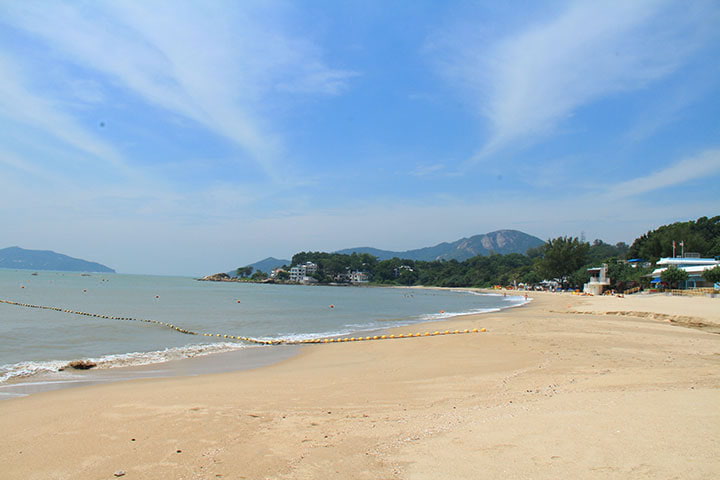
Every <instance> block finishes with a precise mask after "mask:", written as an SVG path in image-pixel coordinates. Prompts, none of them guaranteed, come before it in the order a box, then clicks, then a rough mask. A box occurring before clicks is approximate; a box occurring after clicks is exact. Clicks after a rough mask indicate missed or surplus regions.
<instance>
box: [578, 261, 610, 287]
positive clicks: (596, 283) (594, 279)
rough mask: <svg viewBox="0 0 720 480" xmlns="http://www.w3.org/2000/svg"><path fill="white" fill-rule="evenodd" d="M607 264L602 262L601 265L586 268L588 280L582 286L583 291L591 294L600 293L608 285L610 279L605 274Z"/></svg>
mask: <svg viewBox="0 0 720 480" xmlns="http://www.w3.org/2000/svg"><path fill="white" fill-rule="evenodd" d="M607 270H608V266H607V263H603V264H602V267H592V268H588V273H589V274H590V281H589V282H588V283H586V284H585V286H584V287H583V292H585V293H591V294H593V295H602V293H603V290H605V287H607V286H609V285H610V279H609V278H608V276H607Z"/></svg>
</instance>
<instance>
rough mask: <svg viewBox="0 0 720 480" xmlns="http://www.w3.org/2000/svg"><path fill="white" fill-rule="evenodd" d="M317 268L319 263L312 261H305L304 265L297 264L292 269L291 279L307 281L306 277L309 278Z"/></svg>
mask: <svg viewBox="0 0 720 480" xmlns="http://www.w3.org/2000/svg"><path fill="white" fill-rule="evenodd" d="M317 269H318V266H317V264H315V263H312V262H305V263H304V264H302V265H295V266H294V267H292V268H291V269H290V281H291V282H297V283H303V282H305V281H306V279H309V278H310V276H311V275H312V274H313V273H315V272H317ZM307 281H309V280H307Z"/></svg>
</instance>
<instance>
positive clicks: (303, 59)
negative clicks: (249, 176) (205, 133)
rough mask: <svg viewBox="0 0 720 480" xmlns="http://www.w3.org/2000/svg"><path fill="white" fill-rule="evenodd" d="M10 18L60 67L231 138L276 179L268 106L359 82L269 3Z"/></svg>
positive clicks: (28, 9) (24, 10)
mask: <svg viewBox="0 0 720 480" xmlns="http://www.w3.org/2000/svg"><path fill="white" fill-rule="evenodd" d="M273 6H274V7H278V5H275V4H273ZM6 10H7V14H6V15H5V21H7V22H10V23H12V24H13V25H14V26H16V27H19V28H22V29H24V30H25V31H27V32H30V33H31V34H33V35H35V36H36V37H38V38H41V39H42V40H43V41H44V42H46V43H47V45H48V47H49V48H51V51H52V52H54V55H55V56H56V58H57V59H59V60H69V61H71V62H73V63H75V64H76V65H77V66H79V67H81V68H83V69H86V71H88V72H93V73H94V74H97V73H100V74H101V75H104V76H106V77H107V78H108V79H109V80H110V81H112V82H113V83H115V84H116V85H119V86H120V87H122V88H125V89H128V90H130V91H132V92H133V93H134V94H136V95H138V96H140V97H141V98H143V99H144V100H145V101H146V102H149V103H150V104H152V105H155V106H159V107H162V108H164V109H167V110H169V111H171V112H173V113H175V114H177V115H181V116H184V117H186V118H189V119H192V120H194V121H195V122H198V123H199V124H201V125H204V126H205V127H206V128H208V129H210V130H212V131H214V132H215V133H217V134H219V135H221V136H223V137H225V138H228V139H230V140H231V141H233V142H235V143H236V144H237V145H239V146H240V147H242V148H243V149H245V151H247V152H248V153H249V154H250V155H251V156H252V157H253V158H254V160H255V161H256V162H258V163H259V164H260V165H261V166H263V167H264V168H265V170H266V171H267V172H268V173H270V174H271V175H272V174H274V173H277V170H276V166H275V165H274V164H273V160H275V159H277V157H278V155H279V153H280V152H281V151H282V143H281V139H280V138H279V137H278V136H277V135H276V134H274V133H273V131H272V128H273V126H272V121H270V120H268V118H267V117H268V114H267V112H268V110H267V109H266V107H265V105H266V104H267V103H269V102H271V101H272V98H273V97H274V96H277V95H279V94H280V93H281V92H287V91H290V90H292V91H294V92H302V93H314V94H336V93H338V92H340V91H341V90H342V89H343V88H344V86H345V84H346V82H347V79H348V78H350V77H351V76H352V75H353V74H352V73H351V72H346V71H342V70H335V69H332V68H330V67H328V66H327V65H326V64H325V63H324V61H323V60H322V58H321V52H320V50H319V48H318V47H316V46H315V45H314V44H313V43H312V42H310V41H309V40H306V39H305V38H303V37H302V36H301V35H300V34H292V33H290V32H289V30H290V29H289V27H288V25H287V23H288V22H286V21H285V19H283V18H282V15H281V14H277V13H276V12H275V11H274V10H273V9H272V8H269V7H267V6H266V5H265V4H264V3H262V2H258V4H253V3H247V2H245V3H242V4H238V3H236V2H210V3H193V2H169V1H162V2H161V1H156V2H149V3H148V2H114V3H112V4H108V3H100V2H88V3H70V4H68V3H60V4H58V3H54V2H48V3H38V2H33V3H27V2H19V3H16V4H12V5H10V6H9V7H7V8H6ZM280 10H282V8H281V9H280Z"/></svg>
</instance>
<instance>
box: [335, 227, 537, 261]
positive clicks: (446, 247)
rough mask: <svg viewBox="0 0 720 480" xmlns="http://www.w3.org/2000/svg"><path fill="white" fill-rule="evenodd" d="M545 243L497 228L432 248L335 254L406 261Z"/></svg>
mask: <svg viewBox="0 0 720 480" xmlns="http://www.w3.org/2000/svg"><path fill="white" fill-rule="evenodd" d="M544 243H545V242H544V241H543V240H541V239H539V238H538V237H534V236H532V235H528V234H527V233H523V232H520V231H518V230H498V231H496V232H490V233H486V234H483V235H474V236H472V237H470V238H461V239H460V240H457V241H455V242H451V243H448V242H443V243H440V244H438V245H435V246H433V247H425V248H418V249H416V250H406V251H404V252H393V251H390V250H380V249H377V248H372V247H358V248H346V249H344V250H338V251H337V253H344V254H348V255H349V254H351V253H369V254H370V255H375V256H376V257H378V258H379V259H380V260H388V259H390V258H393V257H398V258H404V259H408V260H425V261H432V260H451V259H455V260H458V261H463V260H467V259H468V258H472V257H475V256H477V255H490V254H491V253H499V254H502V255H505V254H508V253H525V252H527V251H528V250H529V249H531V248H535V247H539V246H540V245H543V244H544Z"/></svg>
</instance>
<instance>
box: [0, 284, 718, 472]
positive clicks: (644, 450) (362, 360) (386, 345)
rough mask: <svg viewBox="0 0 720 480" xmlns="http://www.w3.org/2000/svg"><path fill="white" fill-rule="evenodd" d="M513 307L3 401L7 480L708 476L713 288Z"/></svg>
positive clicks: (714, 414) (713, 426)
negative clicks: (264, 357)
mask: <svg viewBox="0 0 720 480" xmlns="http://www.w3.org/2000/svg"><path fill="white" fill-rule="evenodd" d="M531 296H532V297H533V301H532V302H531V303H530V304H529V305H527V306H523V307H519V308H512V309H508V310H505V311H502V312H498V313H492V314H484V315H473V316H465V317H457V318H454V319H451V320H448V321H445V322H442V323H438V324H430V325H422V326H420V327H418V326H414V327H408V328H406V329H404V330H403V329H401V330H400V331H405V332H411V331H412V332H415V331H418V330H420V331H425V330H430V331H433V330H436V329H442V330H446V329H451V330H453V329H466V328H469V329H473V328H486V329H487V332H485V333H477V334H467V335H450V336H436V337H424V338H411V339H397V340H385V341H368V342H356V343H342V344H328V345H316V346H311V347H304V348H303V349H302V350H301V352H300V354H299V355H297V356H296V357H293V358H291V359H289V360H285V361H282V362H280V363H277V364H275V365H271V366H267V367H262V368H258V369H255V370H248V371H240V372H233V373H222V374H208V375H202V376H197V377H175V378H166V379H143V380H135V381H129V382H117V383H112V384H104V385H95V386H90V387H81V388H71V389H66V390H60V391H53V392H46V393H40V394H36V395H31V396H29V397H25V398H18V399H13V400H7V401H4V402H0V431H2V436H1V438H0V478H3V479H23V480H30V479H43V480H45V479H75V480H82V479H93V480H98V479H111V478H123V479H128V480H130V479H161V478H172V479H217V478H228V479H243V478H246V479H315V478H342V479H438V478H449V479H479V478H488V479H490V478H493V479H494V478H534V479H557V478H597V479H601V478H602V479H608V478H610V479H626V478H657V479H673V478H677V479H714V478H718V477H720V455H718V452H720V408H718V407H719V406H720V336H718V335H717V334H716V333H713V329H714V328H716V327H718V326H720V298H707V297H702V298H678V297H667V296H662V295H652V296H635V297H626V298H614V297H611V298H608V297H602V298H601V297H580V296H573V295H570V294H548V293H532V294H531Z"/></svg>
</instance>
